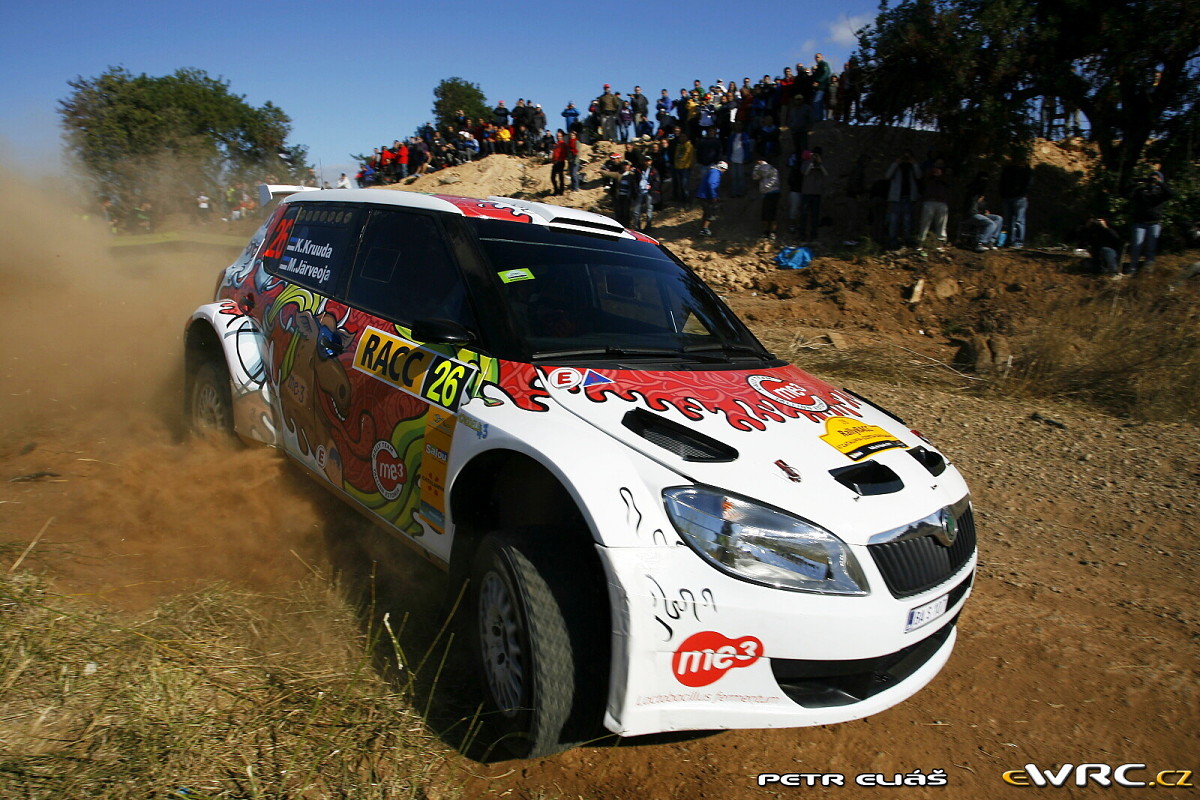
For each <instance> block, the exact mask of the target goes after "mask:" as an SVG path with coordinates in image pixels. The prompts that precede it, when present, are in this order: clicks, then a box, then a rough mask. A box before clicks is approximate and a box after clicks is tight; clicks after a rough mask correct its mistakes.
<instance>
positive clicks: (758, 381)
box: [746, 375, 829, 413]
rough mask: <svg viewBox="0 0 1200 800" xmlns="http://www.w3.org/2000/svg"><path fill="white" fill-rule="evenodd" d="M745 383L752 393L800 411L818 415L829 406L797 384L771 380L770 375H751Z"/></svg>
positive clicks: (780, 379)
mask: <svg viewBox="0 0 1200 800" xmlns="http://www.w3.org/2000/svg"><path fill="white" fill-rule="evenodd" d="M746 382H747V383H749V384H750V386H751V387H752V388H753V389H754V391H756V392H758V393H759V394H761V395H763V396H764V397H769V398H770V399H772V400H774V401H775V402H776V403H782V404H783V405H785V406H790V407H792V408H798V409H800V410H801V411H811V412H813V413H820V412H822V411H828V410H829V404H828V403H826V402H825V401H824V400H822V399H821V398H820V397H818V396H817V395H815V394H811V393H810V392H809V391H808V389H805V388H804V387H803V386H801V385H800V384H798V383H794V382H792V381H785V380H783V379H782V378H772V377H771V376H770V375H751V376H750V377H749V378H747V379H746Z"/></svg>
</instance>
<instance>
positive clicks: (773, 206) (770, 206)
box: [750, 158, 779, 242]
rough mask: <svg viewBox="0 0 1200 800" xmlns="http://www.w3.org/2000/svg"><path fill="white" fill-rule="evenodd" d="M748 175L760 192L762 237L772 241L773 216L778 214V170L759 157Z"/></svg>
mask: <svg viewBox="0 0 1200 800" xmlns="http://www.w3.org/2000/svg"><path fill="white" fill-rule="evenodd" d="M750 177H751V178H753V179H754V180H756V181H758V191H759V193H760V194H762V223H763V238H764V239H767V240H768V241H772V242H773V241H775V218H776V217H778V216H779V170H777V169H776V168H775V167H773V166H772V165H771V164H770V163H768V162H767V160H766V159H765V158H760V159H758V161H757V162H755V164H754V170H753V171H752V172H751V173H750Z"/></svg>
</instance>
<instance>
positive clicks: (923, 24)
mask: <svg viewBox="0 0 1200 800" xmlns="http://www.w3.org/2000/svg"><path fill="white" fill-rule="evenodd" d="M856 57H857V59H858V60H859V61H860V62H861V63H862V64H863V65H864V73H863V83H864V88H865V89H866V91H867V93H868V94H867V97H866V98H865V101H864V102H865V106H866V108H867V110H868V112H869V113H871V114H872V115H873V116H875V117H876V118H877V119H880V120H882V121H884V122H896V121H900V120H905V119H907V120H911V121H915V122H919V123H929V124H936V125H937V126H938V128H939V129H940V130H941V131H943V132H944V133H946V134H947V138H948V140H949V141H950V142H951V144H952V145H953V146H954V147H955V148H956V149H957V150H958V153H957V154H956V155H960V156H967V155H974V154H979V153H993V154H996V153H1002V152H1003V150H1004V149H1005V148H1006V147H1008V146H1012V145H1016V146H1020V145H1021V144H1022V143H1024V142H1028V141H1029V140H1030V139H1031V138H1032V136H1033V134H1034V130H1033V128H1032V126H1031V124H1030V123H1031V117H1032V113H1033V110H1034V109H1035V107H1036V101H1038V99H1040V98H1042V97H1054V98H1059V99H1061V101H1062V103H1063V104H1064V105H1066V106H1067V107H1071V108H1078V109H1081V110H1082V111H1083V113H1084V114H1085V116H1086V117H1087V119H1088V122H1089V124H1090V127H1091V135H1092V138H1093V139H1094V140H1095V142H1096V143H1097V145H1098V147H1099V149H1100V153H1101V159H1102V162H1103V166H1104V168H1105V170H1106V171H1108V172H1111V173H1113V174H1115V175H1116V176H1117V181H1116V182H1117V183H1118V184H1124V183H1126V182H1127V181H1128V178H1129V176H1130V175H1131V174H1132V172H1133V170H1134V169H1135V167H1136V165H1137V164H1138V161H1139V159H1140V158H1141V157H1142V155H1143V151H1144V149H1145V147H1146V143H1147V141H1148V140H1149V139H1151V138H1152V137H1164V136H1166V137H1170V136H1173V135H1182V134H1183V132H1184V131H1185V130H1186V129H1187V128H1188V127H1189V126H1188V125H1187V124H1186V121H1187V120H1189V119H1191V120H1193V123H1192V125H1191V129H1192V130H1193V131H1194V129H1195V125H1194V115H1195V107H1196V101H1197V99H1200V88H1198V82H1200V4H1197V3H1195V2H1192V0H903V1H902V2H900V3H899V4H898V5H896V6H895V7H890V8H889V7H888V5H887V3H886V2H885V3H884V5H883V7H882V8H881V10H880V13H879V15H878V17H877V18H876V21H875V24H874V25H873V26H871V27H869V28H867V29H865V30H864V31H862V32H861V33H860V34H859V51H858V53H856Z"/></svg>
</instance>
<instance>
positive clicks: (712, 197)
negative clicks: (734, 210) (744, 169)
mask: <svg viewBox="0 0 1200 800" xmlns="http://www.w3.org/2000/svg"><path fill="white" fill-rule="evenodd" d="M727 169H729V165H728V164H726V163H725V162H724V161H718V162H717V163H715V164H713V165H712V166H711V167H709V168H708V171H707V172H705V174H704V179H703V180H701V181H700V186H699V187H698V188H697V189H696V197H697V198H698V199H699V200H700V203H701V205H702V207H703V216H702V218H701V220H700V235H701V236H712V224H713V222H715V221H716V219H717V210H718V209H719V208H720V204H721V199H720V198H721V196H720V188H721V175H722V174H723V173H724V172H725V170H727Z"/></svg>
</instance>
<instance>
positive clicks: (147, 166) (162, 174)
mask: <svg viewBox="0 0 1200 800" xmlns="http://www.w3.org/2000/svg"><path fill="white" fill-rule="evenodd" d="M68 83H69V85H70V87H71V89H72V90H73V91H72V93H71V95H70V96H69V97H67V98H66V99H65V100H61V101H59V115H60V117H61V119H62V125H63V128H64V131H65V138H66V142H67V146H68V148H69V149H70V151H71V153H72V154H73V156H74V157H75V158H76V159H77V161H78V163H79V164H80V165H82V167H83V168H84V169H85V171H86V172H87V174H88V175H89V176H90V177H91V178H92V179H93V181H94V182H95V184H96V190H97V194H98V195H99V196H101V197H104V198H108V199H111V200H114V201H115V202H116V203H117V204H118V205H119V206H124V207H130V206H132V205H133V204H135V203H140V202H144V201H150V202H153V203H155V204H165V205H167V206H170V205H173V204H177V203H181V202H185V201H190V198H191V197H192V196H194V195H195V194H196V193H197V192H198V191H200V190H205V191H208V192H210V193H211V192H212V191H213V190H214V189H215V188H216V187H218V186H220V185H222V184H224V183H227V182H230V181H238V180H248V181H249V180H259V179H263V178H267V177H270V178H272V179H275V180H297V181H298V180H300V179H302V178H304V177H307V176H308V175H309V174H310V171H311V170H310V167H309V165H308V164H307V156H308V152H307V149H306V148H305V147H303V146H301V145H288V144H287V141H286V140H287V136H288V134H289V132H290V130H291V120H290V119H289V117H288V116H287V114H285V113H284V112H283V110H282V109H280V108H279V107H278V106H275V105H274V104H272V103H270V102H267V103H264V104H263V105H262V106H261V107H258V108H256V107H254V106H251V105H249V104H248V103H247V102H246V100H245V98H244V97H242V96H239V95H235V94H232V93H230V91H229V83H228V81H225V80H220V79H217V78H212V77H210V76H209V75H208V74H207V73H205V72H204V71H203V70H198V69H180V70H176V71H175V72H174V73H173V74H171V75H166V76H162V77H152V76H149V75H146V74H141V75H133V74H132V73H130V72H128V71H126V70H125V69H123V68H121V67H110V68H109V69H108V70H107V71H105V72H104V73H103V74H101V75H100V76H98V77H95V78H84V77H79V78H76V79H75V80H73V81H69V82H68Z"/></svg>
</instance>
